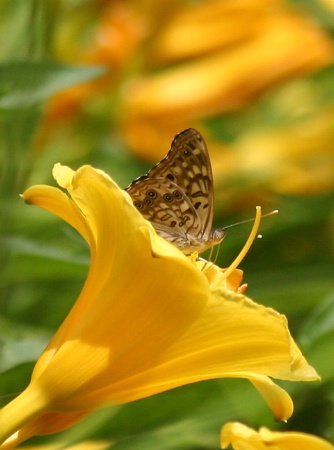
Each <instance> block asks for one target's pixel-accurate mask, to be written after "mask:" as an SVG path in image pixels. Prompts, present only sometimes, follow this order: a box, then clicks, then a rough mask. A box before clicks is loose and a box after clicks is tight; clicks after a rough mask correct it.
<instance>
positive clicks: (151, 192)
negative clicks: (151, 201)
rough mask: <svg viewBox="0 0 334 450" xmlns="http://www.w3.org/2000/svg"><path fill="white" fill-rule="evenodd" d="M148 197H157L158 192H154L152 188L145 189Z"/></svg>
mask: <svg viewBox="0 0 334 450" xmlns="http://www.w3.org/2000/svg"><path fill="white" fill-rule="evenodd" d="M146 195H147V196H148V197H151V198H157V197H158V194H157V193H156V191H154V190H153V189H151V190H150V191H147V194H146Z"/></svg>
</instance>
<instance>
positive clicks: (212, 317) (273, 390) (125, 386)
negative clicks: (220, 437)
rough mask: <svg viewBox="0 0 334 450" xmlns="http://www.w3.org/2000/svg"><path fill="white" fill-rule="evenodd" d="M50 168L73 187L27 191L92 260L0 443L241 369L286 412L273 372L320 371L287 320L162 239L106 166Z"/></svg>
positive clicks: (309, 374) (231, 274) (305, 376)
mask: <svg viewBox="0 0 334 450" xmlns="http://www.w3.org/2000/svg"><path fill="white" fill-rule="evenodd" d="M53 174H54V177H55V179H56V180H57V182H58V184H59V185H60V186H61V187H62V188H63V189H66V190H67V191H68V194H69V195H67V194H66V193H65V192H63V190H61V189H59V188H55V187H51V186H44V185H37V186H33V187H31V188H29V189H28V190H27V191H26V192H25V193H24V194H23V198H24V200H25V201H26V202H27V203H30V204H35V205H38V206H40V207H42V208H44V209H46V210H48V211H50V212H52V213H53V214H55V215H57V216H59V217H60V218H62V219H63V220H65V221H66V222H68V223H69V224H70V225H71V226H72V227H74V228H75V229H76V230H77V231H78V232H79V233H80V234H81V235H82V236H83V238H84V239H85V240H86V241H87V243H88V245H89V247H90V252H91V263H90V268H89V273H88V276H87V280H86V282H85V285H84V287H83V289H82V292H81V294H80V296H79V298H78V300H77V301H76V303H75V304H74V306H73V308H72V310H71V311H70V313H69V314H68V316H67V317H66V319H65V320H64V322H63V324H62V325H61V326H60V328H59V329H58V331H57V332H56V333H55V335H54V337H53V338H52V339H51V341H50V343H49V345H48V346H47V348H46V349H45V350H44V352H43V353H42V355H41V356H40V358H39V359H38V361H37V363H36V365H35V368H34V371H33V374H32V378H31V382H30V384H29V386H28V387H27V388H26V390H25V391H23V392H22V393H21V394H20V395H19V396H18V397H17V398H16V399H14V400H13V401H12V402H11V403H9V404H8V405H7V406H5V407H4V408H3V409H2V410H0V423H1V428H0V442H4V441H5V440H6V439H7V441H6V442H5V443H4V444H3V445H2V446H0V447H1V448H4V449H9V448H13V447H14V446H15V445H17V444H18V443H19V442H22V441H24V440H26V439H27V438H28V437H30V436H32V435H39V434H49V433H54V432H56V431H59V430H62V429H64V428H67V427H68V426H70V425H72V424H74V423H75V422H77V421H79V420H81V419H82V418H83V417H85V416H86V415H88V414H90V413H91V412H93V411H94V410H96V409H97V408H100V407H104V406H108V405H113V404H119V403H125V402H130V401H133V400H136V399H140V398H144V397H147V396H150V395H153V394H157V393H159V392H163V391H166V390H168V389H172V388H175V387H178V386H182V385H185V384H188V383H194V382H197V381H200V380H207V379H214V378H220V377H235V378H246V379H248V380H249V381H250V382H251V383H252V384H253V385H254V386H255V387H256V388H257V389H258V390H259V392H260V393H261V394H262V395H263V397H264V398H265V400H266V402H267V403H268V404H269V406H270V408H271V409H272V411H273V414H274V416H275V417H276V418H277V419H281V420H285V419H287V418H288V417H290V415H291V414H292V410H293V405H292V401H291V399H290V397H289V396H288V394H287V393H286V392H285V391H284V390H283V389H281V388H280V387H278V386H277V385H276V384H275V383H273V381H272V380H271V378H269V377H273V378H279V379H284V380H291V381H309V380H317V379H319V377H318V375H317V373H316V372H315V370H314V369H313V368H312V367H311V366H309V365H308V363H307V361H306V360H305V358H304V357H303V355H302V354H301V352H300V350H299V349H298V347H297V346H296V344H295V342H294V341H293V339H292V337H291V336H290V333H289V330H288V327H287V321H286V318H285V317H284V316H282V315H280V314H278V313H277V312H276V311H274V310H272V309H270V308H265V307H263V306H261V305H258V304H256V303H254V302H253V301H252V300H251V299H249V298H247V297H245V296H244V295H242V294H241V293H240V292H243V289H240V290H239V291H238V285H239V283H240V281H241V276H240V272H236V271H235V270H234V268H235V267H234V266H233V265H232V267H231V268H229V269H227V270H226V271H225V272H224V271H221V270H220V269H219V268H217V267H215V266H212V267H209V268H207V269H206V268H205V267H204V269H203V262H201V261H198V262H197V261H195V260H194V259H195V258H194V257H193V256H191V257H186V256H185V255H184V254H182V253H181V252H180V251H179V250H178V249H177V248H175V247H173V245H171V244H170V243H168V242H167V241H165V240H164V239H163V238H161V237H159V236H158V235H157V234H156V232H155V230H154V228H153V226H152V225H151V224H150V223H149V222H148V221H146V220H145V219H144V218H143V216H142V215H141V214H140V213H139V212H138V211H137V210H136V208H135V207H134V206H133V204H132V201H131V198H130V197H129V195H128V194H127V193H126V192H125V191H123V190H122V189H120V188H119V187H118V186H117V185H116V184H115V183H114V182H113V181H112V180H111V179H110V178H109V177H108V176H107V175H106V174H105V173H104V172H102V171H100V170H96V169H93V168H92V167H90V166H83V167H81V168H80V169H78V170H77V171H73V170H71V169H70V168H68V167H65V166H61V165H60V164H57V165H56V166H55V167H54V171H53ZM202 269H203V270H202ZM231 287H232V289H231Z"/></svg>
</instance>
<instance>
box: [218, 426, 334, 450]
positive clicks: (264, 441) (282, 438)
mask: <svg viewBox="0 0 334 450" xmlns="http://www.w3.org/2000/svg"><path fill="white" fill-rule="evenodd" d="M220 442H221V447H222V448H224V449H225V448H227V447H228V446H229V445H230V444H231V445H232V446H233V448H234V449H235V450H267V449H268V448H271V449H273V450H304V449H305V450H306V449H307V450H333V449H334V447H333V445H332V444H330V443H329V442H327V441H325V440H324V439H321V438H319V437H317V436H313V435H311V434H306V433H299V432H291V431H290V432H279V431H270V430H268V428H264V427H263V428H260V430H259V432H258V433H257V432H256V431H255V430H252V429H251V428H249V427H247V426H246V425H243V424H241V423H238V422H230V423H227V424H225V425H224V426H223V428H222V431H221V441H220Z"/></svg>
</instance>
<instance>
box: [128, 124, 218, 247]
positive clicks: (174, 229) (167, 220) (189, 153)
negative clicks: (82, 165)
mask: <svg viewBox="0 0 334 450" xmlns="http://www.w3.org/2000/svg"><path fill="white" fill-rule="evenodd" d="M125 190H126V191H127V192H128V193H129V194H130V196H131V198H132V201H133V204H134V206H135V207H136V208H137V209H138V211H140V212H141V214H142V215H143V216H144V218H145V219H147V220H149V221H150V222H151V223H152V225H153V226H154V228H155V230H156V232H157V233H158V234H159V235H160V236H162V237H163V238H165V239H166V240H167V241H169V242H171V243H172V244H174V245H175V246H176V247H177V248H178V249H179V250H181V251H182V252H183V253H185V254H191V253H193V252H194V251H197V252H198V253H202V252H204V251H205V250H207V249H208V248H212V247H213V246H214V245H216V244H219V243H220V242H222V240H223V239H224V237H225V235H226V231H224V230H223V229H212V220H213V177H212V168H211V162H210V158H209V153H208V149H207V146H206V143H205V141H204V139H203V137H202V136H201V134H200V133H199V132H198V131H197V130H195V129H193V128H188V129H187V130H184V131H182V132H181V133H179V134H177V135H176V136H175V138H174V140H173V142H172V145H171V148H170V150H169V152H168V153H167V155H166V156H165V157H164V158H163V159H162V160H161V161H160V162H158V163H157V164H156V165H155V166H154V167H153V168H152V169H151V170H150V171H149V172H148V173H147V174H146V175H143V176H141V177H139V178H137V179H135V180H134V181H133V182H132V183H131V184H130V185H129V186H128V187H127V188H126V189H125Z"/></svg>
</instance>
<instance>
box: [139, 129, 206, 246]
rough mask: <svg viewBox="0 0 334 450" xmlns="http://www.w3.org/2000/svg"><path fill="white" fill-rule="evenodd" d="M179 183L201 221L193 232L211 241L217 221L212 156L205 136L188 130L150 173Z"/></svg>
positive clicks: (192, 233) (153, 176) (177, 139)
mask: <svg viewBox="0 0 334 450" xmlns="http://www.w3.org/2000/svg"><path fill="white" fill-rule="evenodd" d="M147 176H148V177H149V178H155V179H156V178H161V179H164V180H165V181H166V182H167V181H172V182H173V183H175V184H176V185H177V186H178V187H179V188H180V189H181V191H182V192H183V193H184V194H185V195H186V197H187V198H188V199H189V201H190V202H191V203H192V205H193V207H194V209H195V211H196V213H197V217H198V220H199V229H197V227H196V228H195V229H194V230H193V231H192V230H190V231H189V232H190V233H191V235H193V236H194V237H196V238H197V239H199V240H209V239H210V237H211V231H212V220H213V176H212V168H211V163H210V158H209V153H208V149H207V146H206V144H205V141H204V139H203V137H202V136H201V134H200V133H199V132H198V131H197V130H195V129H193V128H188V129H187V130H184V131H182V132H181V133H179V134H177V135H176V136H175V138H174V140H173V142H172V145H171V148H170V150H169V152H168V153H167V155H166V156H165V158H163V159H162V160H161V161H160V162H159V163H158V164H156V165H155V166H154V167H153V168H152V169H151V170H150V171H149V172H148V174H147Z"/></svg>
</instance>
